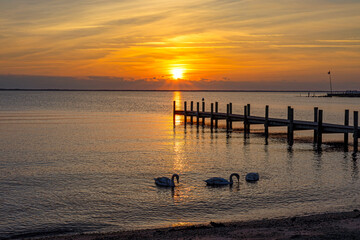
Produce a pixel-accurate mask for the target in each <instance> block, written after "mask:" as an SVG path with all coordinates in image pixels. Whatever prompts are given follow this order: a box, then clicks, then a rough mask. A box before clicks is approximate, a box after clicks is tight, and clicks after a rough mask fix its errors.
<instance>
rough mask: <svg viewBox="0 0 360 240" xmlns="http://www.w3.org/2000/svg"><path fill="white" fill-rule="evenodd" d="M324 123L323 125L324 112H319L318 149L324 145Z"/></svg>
mask: <svg viewBox="0 0 360 240" xmlns="http://www.w3.org/2000/svg"><path fill="white" fill-rule="evenodd" d="M322 123H323V110H319V117H318V128H317V133H318V134H317V145H318V148H320V147H321V144H322V131H323V130H322V128H323V127H322Z"/></svg>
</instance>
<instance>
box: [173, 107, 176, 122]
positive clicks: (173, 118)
mask: <svg viewBox="0 0 360 240" xmlns="http://www.w3.org/2000/svg"><path fill="white" fill-rule="evenodd" d="M175 109H176V101H174V102H173V125H174V127H175Z"/></svg>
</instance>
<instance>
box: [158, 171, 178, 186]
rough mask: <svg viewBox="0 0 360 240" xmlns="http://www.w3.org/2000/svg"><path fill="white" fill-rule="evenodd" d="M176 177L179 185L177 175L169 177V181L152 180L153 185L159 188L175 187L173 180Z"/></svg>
mask: <svg viewBox="0 0 360 240" xmlns="http://www.w3.org/2000/svg"><path fill="white" fill-rule="evenodd" d="M175 177H176V180H177V183H179V175H177V174H174V175H172V177H171V180H170V179H169V178H167V177H158V178H154V180H155V184H156V185H158V186H160V187H175V182H174V178H175Z"/></svg>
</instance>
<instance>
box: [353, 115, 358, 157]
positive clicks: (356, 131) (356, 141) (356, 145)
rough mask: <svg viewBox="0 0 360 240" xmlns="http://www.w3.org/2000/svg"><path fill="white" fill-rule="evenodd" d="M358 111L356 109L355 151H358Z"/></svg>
mask: <svg viewBox="0 0 360 240" xmlns="http://www.w3.org/2000/svg"><path fill="white" fill-rule="evenodd" d="M358 117H359V116H358V111H354V135H353V136H354V143H353V145H354V153H357V152H358V136H359V129H358V128H359V118H358Z"/></svg>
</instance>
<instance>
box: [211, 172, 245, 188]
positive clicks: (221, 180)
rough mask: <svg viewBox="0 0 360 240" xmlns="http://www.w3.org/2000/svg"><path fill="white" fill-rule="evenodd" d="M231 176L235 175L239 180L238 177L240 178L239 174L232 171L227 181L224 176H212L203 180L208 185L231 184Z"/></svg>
mask: <svg viewBox="0 0 360 240" xmlns="http://www.w3.org/2000/svg"><path fill="white" fill-rule="evenodd" d="M233 176H235V177H236V178H237V180H238V181H239V179H240V177H239V174H237V173H233V174H231V175H230V178H229V181H228V180H226V179H224V178H220V177H213V178H209V179H208V180H205V182H206V184H207V185H210V186H221V185H232V184H233V183H234V182H233V180H232V177H233Z"/></svg>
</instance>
